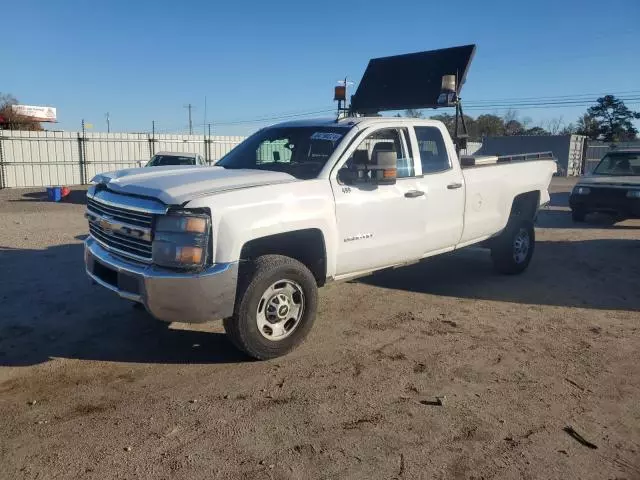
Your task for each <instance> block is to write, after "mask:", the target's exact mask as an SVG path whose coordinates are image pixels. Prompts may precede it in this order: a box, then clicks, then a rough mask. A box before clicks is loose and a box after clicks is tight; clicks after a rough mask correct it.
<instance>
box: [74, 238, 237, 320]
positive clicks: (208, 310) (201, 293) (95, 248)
mask: <svg viewBox="0 0 640 480" xmlns="http://www.w3.org/2000/svg"><path fill="white" fill-rule="evenodd" d="M84 245H85V247H84V259H85V267H86V271H87V275H89V277H90V278H91V279H93V280H94V281H95V282H96V283H98V284H100V285H102V286H103V287H105V288H108V289H109V290H111V291H113V292H115V293H117V294H118V295H120V296H121V297H122V298H126V299H128V300H133V301H134V302H140V303H142V304H143V305H144V306H145V308H146V309H147V310H148V311H149V313H151V315H153V316H154V317H156V318H157V319H159V320H163V321H165V322H186V323H203V322H207V321H209V320H216V319H220V318H227V317H230V316H231V315H232V313H233V307H234V303H235V297H236V283H237V280H238V263H237V262H234V263H219V264H215V265H212V266H211V267H209V268H207V269H205V270H203V271H201V272H173V271H169V270H165V269H160V268H158V267H155V266H153V265H145V264H142V263H137V262H132V261H129V260H125V259H124V258H122V257H120V256H117V255H114V254H112V253H110V252H109V251H107V250H106V249H105V248H103V247H102V246H101V245H100V244H98V242H97V241H96V240H95V239H93V238H91V237H89V238H87V240H85V244H84Z"/></svg>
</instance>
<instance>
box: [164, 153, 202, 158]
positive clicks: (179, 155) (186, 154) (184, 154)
mask: <svg viewBox="0 0 640 480" xmlns="http://www.w3.org/2000/svg"><path fill="white" fill-rule="evenodd" d="M155 154H156V155H167V156H173V157H189V158H195V157H196V155H199V154H198V153H192V152H156V153H155Z"/></svg>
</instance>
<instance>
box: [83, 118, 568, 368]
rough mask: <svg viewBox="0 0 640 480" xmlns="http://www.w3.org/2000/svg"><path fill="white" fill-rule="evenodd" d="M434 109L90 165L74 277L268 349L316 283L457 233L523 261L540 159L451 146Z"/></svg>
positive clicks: (253, 351)
mask: <svg viewBox="0 0 640 480" xmlns="http://www.w3.org/2000/svg"><path fill="white" fill-rule="evenodd" d="M462 163H463V165H461V164H460V161H459V159H458V156H457V154H456V149H455V147H454V144H453V142H452V140H451V138H450V136H449V134H448V132H447V130H446V129H445V127H444V125H443V124H442V123H440V122H437V121H433V120H420V119H407V118H386V117H354V118H344V119H341V120H318V121H299V122H290V123H283V124H279V125H275V126H272V127H268V128H265V129H262V130H260V131H258V132H257V133H255V134H254V135H252V136H251V137H249V138H248V139H247V140H245V141H244V142H243V143H241V144H240V145H238V146H237V147H236V148H235V149H234V150H232V151H231V152H230V153H229V154H227V155H226V156H225V157H223V158H222V159H221V160H220V161H218V162H217V164H216V165H215V166H212V167H157V168H141V169H131V170H121V171H116V172H113V173H106V174H101V175H98V176H97V177H96V178H95V179H94V185H92V186H91V188H90V189H89V191H88V195H87V212H86V216H87V218H88V220H89V230H90V236H89V237H88V238H87V240H86V243H85V261H86V270H87V273H88V275H89V276H90V277H91V278H92V279H93V280H94V281H95V282H97V283H98V284H100V285H102V286H104V287H106V288H108V289H110V290H113V291H114V292H116V293H117V294H119V295H120V296H121V297H124V298H126V299H129V300H133V301H135V302H140V303H142V304H143V305H144V306H145V307H146V309H147V310H148V311H149V312H150V313H151V314H152V315H153V316H155V317H156V318H158V319H160V320H164V321H167V322H174V321H176V322H205V321H209V320H214V319H224V327H225V330H226V332H227V334H228V335H229V336H230V338H231V340H232V342H233V343H234V344H235V345H236V346H237V347H238V348H240V349H241V350H243V351H244V352H246V353H247V354H248V355H250V356H252V357H255V358H258V359H267V358H272V357H276V356H279V355H283V354H285V353H286V352H288V351H290V350H291V349H293V348H294V347H295V346H297V345H298V344H299V343H300V342H301V341H302V340H303V339H304V338H305V336H306V335H307V333H308V332H309V330H310V329H311V326H312V324H313V322H314V318H315V314H316V307H317V302H318V295H317V288H318V287H320V286H322V285H324V284H325V283H327V282H331V281H337V280H345V279H350V278H353V277H356V276H361V275H365V274H369V273H371V272H374V271H376V270H380V269H384V268H388V267H394V266H399V265H403V264H408V263H412V262H415V261H419V260H421V259H424V258H427V257H430V256H433V255H437V254H440V253H444V252H449V251H452V250H456V249H460V248H463V247H466V246H469V245H479V244H480V245H482V246H486V247H488V248H490V249H491V257H492V259H493V263H494V265H495V267H496V268H497V269H498V270H499V271H501V272H504V273H507V274H513V273H519V272H522V271H523V270H524V269H525V268H526V267H527V265H528V264H529V261H530V260H531V256H532V254H533V250H534V242H535V235H534V227H533V221H534V219H535V217H536V214H537V212H538V209H539V207H540V206H541V205H542V204H544V203H546V202H547V201H548V200H549V195H548V192H547V188H548V185H549V182H550V180H551V176H552V175H553V173H554V172H555V170H556V164H555V162H554V161H553V159H552V158H550V157H547V156H545V155H533V159H532V158H531V157H525V156H522V157H515V158H510V157H504V158H502V157H488V158H486V157H485V158H475V159H474V158H471V157H463V162H462Z"/></svg>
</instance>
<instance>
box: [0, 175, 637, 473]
mask: <svg viewBox="0 0 640 480" xmlns="http://www.w3.org/2000/svg"><path fill="white" fill-rule="evenodd" d="M570 188H571V182H567V181H563V180H554V184H553V192H554V193H553V202H552V205H551V207H550V208H549V209H548V210H546V211H544V212H542V213H541V215H540V217H539V222H538V223H539V224H538V229H537V235H538V244H537V247H536V253H535V255H534V258H533V262H532V264H531V266H530V268H529V270H528V271H527V272H526V273H525V274H523V275H521V276H517V277H504V276H500V275H497V274H495V273H493V271H492V269H491V264H490V261H489V258H488V254H487V253H486V252H484V251H479V250H475V251H474V250H466V251H462V252H459V253H456V254H452V255H447V256H443V257H439V258H435V259H432V260H431V261H428V262H425V263H423V264H419V265H415V266H412V267H407V268H404V269H398V270H392V271H387V272H383V273H379V274H376V275H374V276H371V277H368V278H364V279H362V280H359V281H354V282H350V283H344V284H334V285H330V286H328V287H326V288H324V289H322V290H321V295H320V300H321V306H320V311H319V315H318V318H317V321H316V324H315V327H314V330H313V331H312V333H311V335H310V337H309V338H308V340H307V342H306V343H305V344H304V345H303V346H301V347H300V348H299V349H298V350H296V351H295V352H293V353H292V354H290V355H288V356H287V357H284V358H280V359H277V360H274V361H268V362H253V361H248V360H247V359H246V358H245V357H243V356H242V355H241V354H239V353H237V352H236V351H235V350H233V348H232V347H231V346H230V344H229V343H228V342H227V340H226V339H225V336H224V334H223V333H222V328H221V325H220V324H219V323H215V324H212V325H207V326H204V327H202V328H198V329H193V328H192V327H190V326H188V325H180V324H173V325H171V326H166V325H164V324H161V323H159V322H156V321H154V320H153V319H151V318H149V317H148V316H147V314H145V313H143V312H140V311H138V310H135V309H133V308H132V307H131V304H130V303H128V302H126V301H124V300H121V299H118V298H117V297H115V296H113V295H112V294H111V293H110V292H107V291H105V290H104V289H102V288H99V287H96V286H92V285H91V284H90V282H89V281H88V280H87V279H86V278H85V274H84V270H83V260H82V239H83V238H84V236H85V235H86V233H87V227H86V224H85V221H84V219H83V217H82V213H83V208H84V207H83V202H84V195H83V192H82V191H74V192H73V195H72V197H71V198H70V199H69V200H68V201H67V202H64V203H60V204H52V203H47V202H45V201H44V199H43V198H42V197H43V194H42V193H41V192H39V191H35V190H2V191H0V246H1V247H2V248H1V249H0V270H1V273H2V275H1V276H0V411H1V412H2V413H3V414H2V416H1V417H0V478H2V479H11V480H15V479H36V478H38V479H58V478H88V479H105V478H114V479H120V478H122V479H124V478H127V479H132V478H145V479H147V478H148V479H160V478H175V479H212V478H229V479H236V478H246V479H263V478H264V479H309V478H361V479H373V478H376V479H377V478H385V479H391V478H398V479H404V478H406V479H413V478H424V479H476V480H478V479H494V478H495V479H523V478H524V479H533V478H536V479H537V478H540V479H568V478H581V479H628V480H632V479H640V402H639V401H638V399H639V398H640V353H639V352H640V335H639V333H640V332H639V328H640V294H639V293H638V292H639V287H640V221H626V222H623V223H617V224H615V225H612V224H611V222H609V221H608V220H607V218H606V217H596V218H592V219H591V221H590V223H589V224H588V225H576V224H573V223H572V222H571V220H570V217H569V214H568V210H567V208H566V200H567V192H568V191H569V189H570ZM568 426H571V427H572V428H573V429H574V430H575V431H577V432H578V433H579V434H580V435H582V437H584V438H585V439H586V440H587V441H588V442H591V443H592V444H594V446H596V447H597V448H590V447H589V446H586V445H583V444H581V443H579V442H578V441H577V440H576V439H575V438H574V437H572V436H570V435H569V433H567V432H566V431H565V430H564V429H565V428H566V427H568Z"/></svg>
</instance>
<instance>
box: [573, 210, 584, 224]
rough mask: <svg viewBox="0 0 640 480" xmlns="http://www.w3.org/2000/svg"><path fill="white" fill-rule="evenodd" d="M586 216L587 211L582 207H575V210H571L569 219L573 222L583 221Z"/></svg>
mask: <svg viewBox="0 0 640 480" xmlns="http://www.w3.org/2000/svg"><path fill="white" fill-rule="evenodd" d="M586 216H587V212H585V211H584V210H582V209H579V208H576V209H575V210H571V219H572V220H573V221H574V222H584V220H585V218H586Z"/></svg>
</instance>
